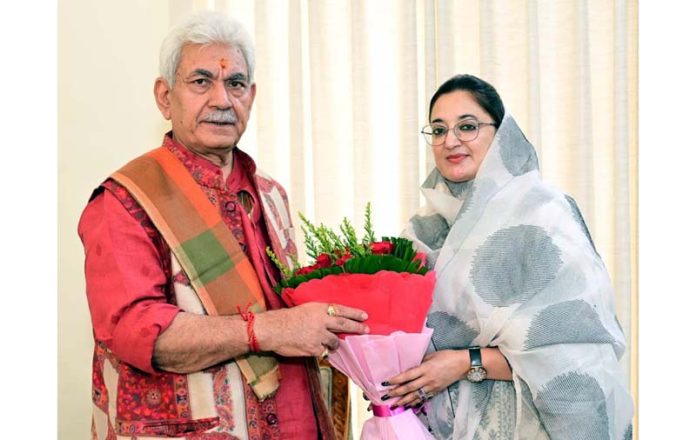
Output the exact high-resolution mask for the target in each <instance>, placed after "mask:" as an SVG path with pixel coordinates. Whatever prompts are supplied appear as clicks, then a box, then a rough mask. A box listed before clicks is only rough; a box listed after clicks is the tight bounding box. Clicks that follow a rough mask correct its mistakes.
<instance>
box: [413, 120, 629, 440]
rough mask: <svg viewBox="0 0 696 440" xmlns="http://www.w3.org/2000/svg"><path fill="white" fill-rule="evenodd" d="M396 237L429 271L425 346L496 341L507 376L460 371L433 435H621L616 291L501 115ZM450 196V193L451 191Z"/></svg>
mask: <svg viewBox="0 0 696 440" xmlns="http://www.w3.org/2000/svg"><path fill="white" fill-rule="evenodd" d="M422 191H423V194H424V195H425V198H426V200H427V205H426V207H425V208H423V209H422V210H421V211H420V212H419V213H418V214H417V215H415V216H414V217H413V218H412V219H411V220H410V222H409V225H408V227H407V229H406V230H405V231H404V235H405V236H406V237H408V238H410V239H412V240H414V242H415V243H416V245H417V246H418V247H420V250H423V251H425V252H427V253H428V263H429V265H430V266H431V267H434V269H435V271H436V273H437V277H438V281H437V285H436V286H435V294H434V301H433V305H432V307H431V309H430V312H429V315H428V323H427V325H428V327H431V328H433V329H434V333H433V342H432V343H431V351H432V350H443V349H463V348H466V347H468V346H470V345H480V346H482V347H486V346H495V347H498V348H499V349H500V351H501V352H502V353H503V354H504V355H505V357H506V358H507V359H508V361H509V363H510V365H511V367H512V371H513V382H512V383H511V382H503V381H491V380H487V381H484V382H482V383H480V384H473V383H470V382H468V381H466V380H461V381H459V382H455V383H454V384H452V385H451V386H450V387H449V389H448V390H446V391H443V392H441V393H439V394H437V395H436V396H434V397H433V399H431V400H430V402H429V406H428V414H427V417H428V423H429V424H430V427H431V429H432V430H433V432H434V434H435V435H436V436H437V437H438V438H454V439H464V440H471V439H474V438H476V439H477V440H479V439H481V440H483V439H487V438H496V439H500V438H515V439H521V440H527V439H537V438H539V439H544V438H551V439H564V440H568V439H578V440H590V439H598V440H599V439H621V440H624V439H630V438H631V435H632V434H631V433H632V426H631V420H632V414H633V407H632V401H631V396H630V394H629V392H628V390H627V386H626V383H625V379H624V378H623V377H622V376H623V375H622V372H621V369H620V368H619V363H618V359H619V358H620V357H621V355H622V354H623V352H624V350H625V338H624V335H623V332H622V330H621V327H620V325H619V323H618V321H617V320H616V317H615V313H614V304H613V302H614V300H613V290H612V287H611V283H610V280H609V277H608V274H607V271H606V268H605V266H604V264H603V263H602V260H601V258H600V256H599V255H598V254H597V251H596V250H595V248H594V244H593V243H592V239H591V238H590V235H589V232H588V230H587V227H586V226H585V222H584V221H583V218H582V215H581V214H580V211H579V210H578V208H577V206H576V204H575V202H574V200H573V199H572V198H571V197H569V196H567V195H565V194H563V193H562V192H561V191H559V190H558V189H556V188H553V187H552V186H550V185H548V184H545V183H544V182H542V181H541V179H540V177H539V170H538V163H537V157H536V152H535V151H534V147H533V146H532V145H531V144H530V143H529V142H528V141H527V139H526V138H525V136H524V134H523V133H522V132H521V130H520V129H519V127H518V126H517V124H516V123H515V121H514V119H513V118H512V117H511V116H509V115H507V114H506V115H505V117H504V119H503V122H502V123H501V126H500V128H499V129H498V131H497V133H496V136H495V139H494V140H493V143H492V145H491V146H490V148H489V151H488V153H487V155H486V157H485V159H484V161H483V163H482V164H481V167H480V169H479V171H478V173H477V175H476V178H475V179H473V180H471V181H469V182H465V183H460V184H453V183H451V182H448V181H446V180H445V179H444V178H443V177H442V175H441V174H440V173H439V172H438V170H437V169H435V170H433V172H432V173H431V175H430V176H429V177H428V179H427V180H426V181H425V183H424V184H423V187H422ZM455 195H456V196H455Z"/></svg>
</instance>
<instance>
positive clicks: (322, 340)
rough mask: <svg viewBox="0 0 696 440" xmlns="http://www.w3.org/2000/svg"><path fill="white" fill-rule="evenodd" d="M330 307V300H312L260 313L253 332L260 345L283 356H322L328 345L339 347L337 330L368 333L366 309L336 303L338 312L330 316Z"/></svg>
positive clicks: (332, 348)
mask: <svg viewBox="0 0 696 440" xmlns="http://www.w3.org/2000/svg"><path fill="white" fill-rule="evenodd" d="M328 308H329V304H325V303H316V302H312V303H307V304H303V305H300V306H297V307H293V308H290V309H280V310H272V311H268V312H265V313H259V314H257V315H256V321H255V323H254V333H255V334H256V338H257V339H258V341H259V347H260V348H261V350H262V351H273V352H276V353H278V354H280V355H281V356H288V357H292V356H321V354H322V353H323V352H324V349H325V348H328V349H329V350H335V349H337V348H338V337H337V336H336V335H335V334H334V333H356V334H365V333H369V329H368V327H367V326H366V325H365V324H362V323H361V321H364V320H366V319H367V313H365V312H364V311H362V310H359V309H354V308H352V307H347V306H342V305H340V304H333V308H334V310H335V311H336V313H335V315H334V316H329V314H328Z"/></svg>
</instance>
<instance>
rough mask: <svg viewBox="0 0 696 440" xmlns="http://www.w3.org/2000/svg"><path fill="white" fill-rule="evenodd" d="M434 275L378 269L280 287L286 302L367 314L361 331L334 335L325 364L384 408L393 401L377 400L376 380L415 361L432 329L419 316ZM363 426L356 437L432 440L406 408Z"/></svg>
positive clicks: (422, 315)
mask: <svg viewBox="0 0 696 440" xmlns="http://www.w3.org/2000/svg"><path fill="white" fill-rule="evenodd" d="M434 286H435V273H434V272H428V273H426V274H425V275H418V274H410V273H400V272H392V271H380V272H377V273H375V274H339V275H329V276H326V277H324V278H321V279H316V280H311V281H308V282H306V283H303V284H300V285H299V286H298V287H297V288H294V289H292V288H286V289H284V290H283V292H282V296H283V299H284V300H285V302H286V303H288V305H291V306H295V305H300V304H304V303H307V302H325V303H329V304H339V305H344V306H349V307H355V308H358V309H361V310H364V311H366V312H367V314H368V319H367V320H366V321H365V324H367V325H368V326H369V328H370V333H369V334H366V335H346V334H340V335H339V337H340V339H341V341H340V343H339V347H338V349H337V350H335V351H334V352H332V353H331V354H329V362H330V363H331V365H333V366H334V367H335V368H336V369H338V370H339V371H341V372H342V373H344V374H345V375H346V376H348V377H349V378H350V379H351V380H352V381H353V382H354V383H355V384H356V385H358V386H359V387H360V388H361V389H362V390H363V392H364V393H365V395H366V396H367V397H368V398H369V399H370V401H371V402H372V404H373V406H375V407H376V406H379V407H381V408H382V409H386V408H388V407H389V406H391V405H393V404H394V403H395V402H396V401H397V400H398V399H397V398H393V399H390V400H387V401H382V400H381V399H380V397H381V396H382V395H384V393H386V392H387V390H388V389H389V387H384V386H382V382H384V381H386V380H388V379H389V378H391V377H394V376H396V375H397V374H399V373H402V372H404V371H406V370H408V369H410V368H413V367H416V366H418V365H420V363H421V362H422V360H423V356H424V355H425V352H426V350H427V348H428V344H429V342H430V338H431V336H432V330H431V329H429V328H427V327H425V326H424V323H425V318H426V315H427V312H428V309H429V308H430V304H431V303H432V295H433V288H434ZM387 412H390V413H391V414H393V415H386V416H385V415H384V414H382V415H381V416H375V417H372V418H370V419H368V420H367V421H366V422H365V425H364V426H363V431H362V433H361V439H363V440H365V439H399V440H405V439H414V440H415V439H432V438H433V437H432V436H431V435H430V434H429V433H428V430H427V428H426V427H425V426H424V425H423V424H422V423H421V421H420V419H419V418H418V416H417V415H416V414H415V413H413V411H412V410H411V409H408V410H403V409H397V410H395V411H387Z"/></svg>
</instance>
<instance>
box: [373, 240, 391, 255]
mask: <svg viewBox="0 0 696 440" xmlns="http://www.w3.org/2000/svg"><path fill="white" fill-rule="evenodd" d="M370 248H372V253H373V254H391V253H392V252H394V245H393V244H392V243H391V242H389V241H379V242H377V243H370Z"/></svg>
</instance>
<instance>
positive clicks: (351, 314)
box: [327, 304, 367, 321]
mask: <svg viewBox="0 0 696 440" xmlns="http://www.w3.org/2000/svg"><path fill="white" fill-rule="evenodd" d="M329 305H330V306H332V307H333V308H334V311H335V312H336V315H335V316H336V317H342V318H348V319H352V320H353V321H364V320H366V319H367V313H366V312H365V311H364V310H360V309H355V308H353V307H348V306H343V305H341V304H329ZM329 305H327V310H328V306H329Z"/></svg>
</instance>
